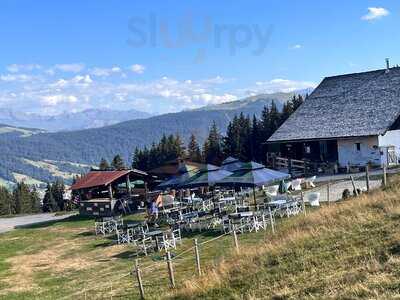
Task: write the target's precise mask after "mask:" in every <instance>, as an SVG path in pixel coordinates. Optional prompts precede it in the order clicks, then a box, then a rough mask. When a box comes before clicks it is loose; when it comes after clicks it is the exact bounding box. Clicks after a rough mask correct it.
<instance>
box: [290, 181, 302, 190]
mask: <svg viewBox="0 0 400 300" xmlns="http://www.w3.org/2000/svg"><path fill="white" fill-rule="evenodd" d="M301 182H302V180H301V179H300V178H299V179H295V180H292V189H293V190H294V191H301Z"/></svg>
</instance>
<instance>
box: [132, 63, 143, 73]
mask: <svg viewBox="0 0 400 300" xmlns="http://www.w3.org/2000/svg"><path fill="white" fill-rule="evenodd" d="M145 69H146V67H145V66H143V65H139V64H134V65H132V66H131V67H130V70H131V71H132V72H134V73H136V74H143V73H144V70H145Z"/></svg>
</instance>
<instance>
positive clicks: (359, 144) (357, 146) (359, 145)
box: [355, 143, 361, 151]
mask: <svg viewBox="0 0 400 300" xmlns="http://www.w3.org/2000/svg"><path fill="white" fill-rule="evenodd" d="M355 145H356V150H357V151H361V143H355Z"/></svg>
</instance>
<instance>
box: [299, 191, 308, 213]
mask: <svg viewBox="0 0 400 300" xmlns="http://www.w3.org/2000/svg"><path fill="white" fill-rule="evenodd" d="M300 197H301V206H302V208H303V213H304V215H305V216H307V212H306V204H305V202H304V194H303V191H301V192H300Z"/></svg>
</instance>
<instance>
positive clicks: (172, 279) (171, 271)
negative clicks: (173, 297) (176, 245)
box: [167, 251, 175, 289]
mask: <svg viewBox="0 0 400 300" xmlns="http://www.w3.org/2000/svg"><path fill="white" fill-rule="evenodd" d="M167 266H168V274H169V281H170V283H171V287H172V288H173V289H174V288H175V277H174V268H173V266H172V260H171V252H169V251H167Z"/></svg>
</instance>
